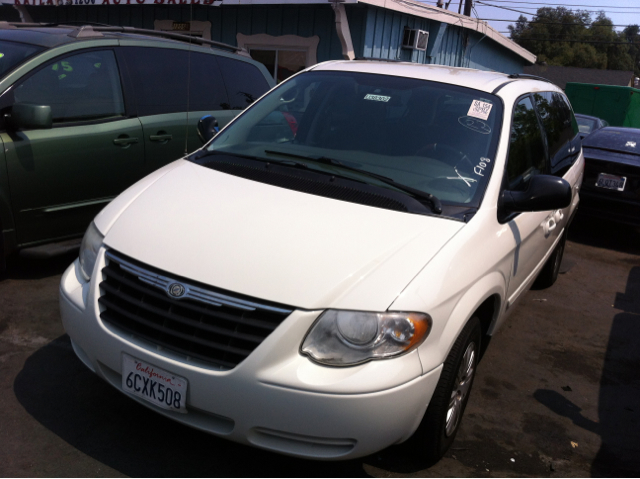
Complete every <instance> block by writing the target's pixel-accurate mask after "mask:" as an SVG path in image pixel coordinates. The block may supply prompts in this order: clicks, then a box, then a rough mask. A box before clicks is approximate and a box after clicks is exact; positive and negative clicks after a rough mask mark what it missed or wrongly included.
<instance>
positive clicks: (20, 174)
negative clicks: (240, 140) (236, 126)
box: [0, 27, 274, 258]
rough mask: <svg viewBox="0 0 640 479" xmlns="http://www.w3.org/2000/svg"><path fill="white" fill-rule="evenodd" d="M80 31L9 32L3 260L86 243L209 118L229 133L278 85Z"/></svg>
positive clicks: (211, 58) (0, 159) (174, 47)
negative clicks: (104, 215)
mask: <svg viewBox="0 0 640 479" xmlns="http://www.w3.org/2000/svg"><path fill="white" fill-rule="evenodd" d="M77 31H78V29H74V28H73V27H64V28H62V27H38V28H25V27H22V28H7V29H0V45H1V46H2V49H1V51H2V54H3V57H2V58H0V61H1V62H2V65H0V67H1V68H0V71H1V72H2V77H1V78H0V114H1V115H0V146H1V147H2V148H1V151H0V230H1V231H2V236H1V237H0V257H2V258H3V257H4V256H6V255H8V254H10V253H11V252H13V251H16V250H18V249H22V248H25V247H29V246H35V245H39V244H45V243H49V242H55V241H60V240H64V239H68V238H73V237H79V236H81V235H82V234H83V233H84V231H85V230H86V228H87V225H88V224H89V223H90V221H91V219H92V218H93V217H94V216H95V215H96V214H97V213H98V212H99V211H100V209H102V208H103V207H104V206H105V205H106V204H107V203H108V202H109V201H111V199H113V198H114V197H115V196H117V195H118V194H119V193H120V192H122V191H123V190H124V189H126V188H127V187H128V186H130V185H131V184H133V183H135V182H136V181H137V180H139V179H140V178H142V177H144V176H146V175H147V174H148V173H150V172H151V171H153V170H155V169H157V168H160V167H161V166H163V165H165V164H167V163H169V162H171V161H173V160H176V159H177V158H180V157H182V156H183V155H184V154H185V153H187V152H192V151H194V150H196V149H198V148H200V147H201V146H202V141H201V140H200V139H199V138H198V135H197V130H196V127H197V124H198V121H199V119H200V118H201V117H203V116H205V115H212V116H214V117H215V118H216V119H217V120H218V124H219V125H220V127H223V126H225V125H226V124H227V123H228V122H229V121H231V120H232V119H233V118H234V117H235V116H236V115H237V114H238V113H239V112H240V111H241V110H242V109H243V108H245V107H246V106H247V105H248V104H250V103H251V102H252V101H253V100H254V99H256V98H257V97H259V96H261V95H262V94H263V93H265V92H266V91H267V90H268V89H269V88H271V87H272V86H273V84H274V82H273V79H272V78H271V77H270V75H269V73H268V72H267V70H266V69H265V68H264V66H263V65H261V64H259V63H257V62H255V61H253V60H251V59H250V58H247V57H245V56H242V55H238V54H235V53H229V52H226V51H223V50H214V49H211V48H208V47H202V46H195V45H189V44H188V43H183V42H179V41H174V40H166V39H156V38H152V37H148V36H143V35H134V34H131V33H127V34H119V33H105V34H104V35H103V36H102V37H99V38H96V37H95V36H93V37H91V38H87V39H81V38H73V37H72V36H70V35H72V34H74V32H77ZM18 104H20V105H21V107H20V109H18V108H15V106H16V105H18ZM12 111H13V112H14V115H13V118H12V115H11V114H12ZM25 112H26V113H25ZM34 115H35V116H34ZM47 120H48V121H49V123H48V124H47Z"/></svg>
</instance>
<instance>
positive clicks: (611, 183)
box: [596, 173, 627, 191]
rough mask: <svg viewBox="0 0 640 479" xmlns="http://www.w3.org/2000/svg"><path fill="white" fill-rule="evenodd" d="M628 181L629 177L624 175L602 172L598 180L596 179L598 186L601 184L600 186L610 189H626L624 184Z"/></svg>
mask: <svg viewBox="0 0 640 479" xmlns="http://www.w3.org/2000/svg"><path fill="white" fill-rule="evenodd" d="M626 182H627V178H626V177H624V176H616V175H609V174H607V173H600V174H599V175H598V181H596V186H599V187H600V188H607V189H609V190H617V191H624V185H625V183H626Z"/></svg>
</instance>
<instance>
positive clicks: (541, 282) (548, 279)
mask: <svg viewBox="0 0 640 479" xmlns="http://www.w3.org/2000/svg"><path fill="white" fill-rule="evenodd" d="M566 242H567V235H566V233H562V238H560V241H558V244H557V245H556V247H555V249H554V250H553V253H551V256H549V259H548V260H547V262H546V263H545V264H544V266H543V267H542V269H541V270H540V274H538V277H537V278H536V281H535V283H533V286H534V288H535V289H545V288H549V287H551V286H553V283H555V282H556V280H557V279H558V274H560V266H561V265H562V257H563V256H564V246H565V243H566Z"/></svg>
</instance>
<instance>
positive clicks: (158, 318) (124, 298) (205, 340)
mask: <svg viewBox="0 0 640 479" xmlns="http://www.w3.org/2000/svg"><path fill="white" fill-rule="evenodd" d="M106 258H107V262H106V263H107V264H106V266H105V267H104V268H103V269H102V275H103V280H102V282H101V283H100V290H101V295H100V299H99V300H98V302H99V303H100V305H101V306H102V312H101V313H100V318H101V319H102V321H103V322H105V323H107V324H110V325H112V326H115V327H116V328H117V329H119V330H122V331H124V332H126V333H128V334H131V335H133V336H134V337H136V338H139V339H141V340H143V341H144V342H146V343H151V344H154V345H156V346H160V347H162V348H166V349H170V350H172V351H174V352H176V353H178V354H179V355H181V356H185V357H186V359H187V360H188V359H189V358H195V359H197V360H199V361H204V362H206V363H210V364H213V365H216V366H221V367H223V368H227V369H231V368H233V367H235V366H236V365H237V364H238V363H240V362H241V361H242V360H243V359H244V358H246V357H247V356H248V355H249V354H251V352H252V351H253V350H254V349H255V348H256V347H258V345H259V344H260V343H262V341H264V339H265V338H266V337H267V336H268V335H269V334H270V333H271V332H272V331H273V330H274V329H275V328H276V327H277V326H278V325H279V324H280V323H281V322H282V321H283V320H284V318H286V317H287V316H288V315H289V314H290V313H291V311H292V308H291V307H287V306H283V305H280V304H276V303H270V302H266V301H261V300H258V299H255V298H250V297H247V296H242V295H238V294H234V293H231V292H228V291H224V290H221V289H217V288H212V287H210V286H206V285H202V284H198V283H196V282H193V281H190V280H188V279H184V278H181V277H179V276H173V275H171V274H169V273H165V272H163V271H160V270H157V269H155V268H151V267H149V266H146V265H143V264H141V263H139V262H138V261H135V260H133V259H131V258H129V257H127V256H124V255H122V254H120V253H117V252H115V251H113V250H109V251H107V253H106ZM175 283H179V284H180V285H181V286H183V288H184V291H182V290H181V293H182V294H181V296H180V298H179V299H176V298H173V297H170V296H169V290H170V287H171V286H172V285H174V284H175Z"/></svg>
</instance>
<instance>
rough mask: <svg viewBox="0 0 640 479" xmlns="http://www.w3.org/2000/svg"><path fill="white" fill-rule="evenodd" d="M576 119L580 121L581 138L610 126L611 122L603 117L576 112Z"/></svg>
mask: <svg viewBox="0 0 640 479" xmlns="http://www.w3.org/2000/svg"><path fill="white" fill-rule="evenodd" d="M576 121H577V122H578V129H579V130H580V139H581V140H584V138H585V137H586V136H587V135H589V134H590V133H593V132H594V131H596V130H599V129H600V128H604V127H605V126H609V123H608V122H607V121H606V120H603V119H602V118H598V117H595V116H590V115H583V114H582V113H576Z"/></svg>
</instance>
